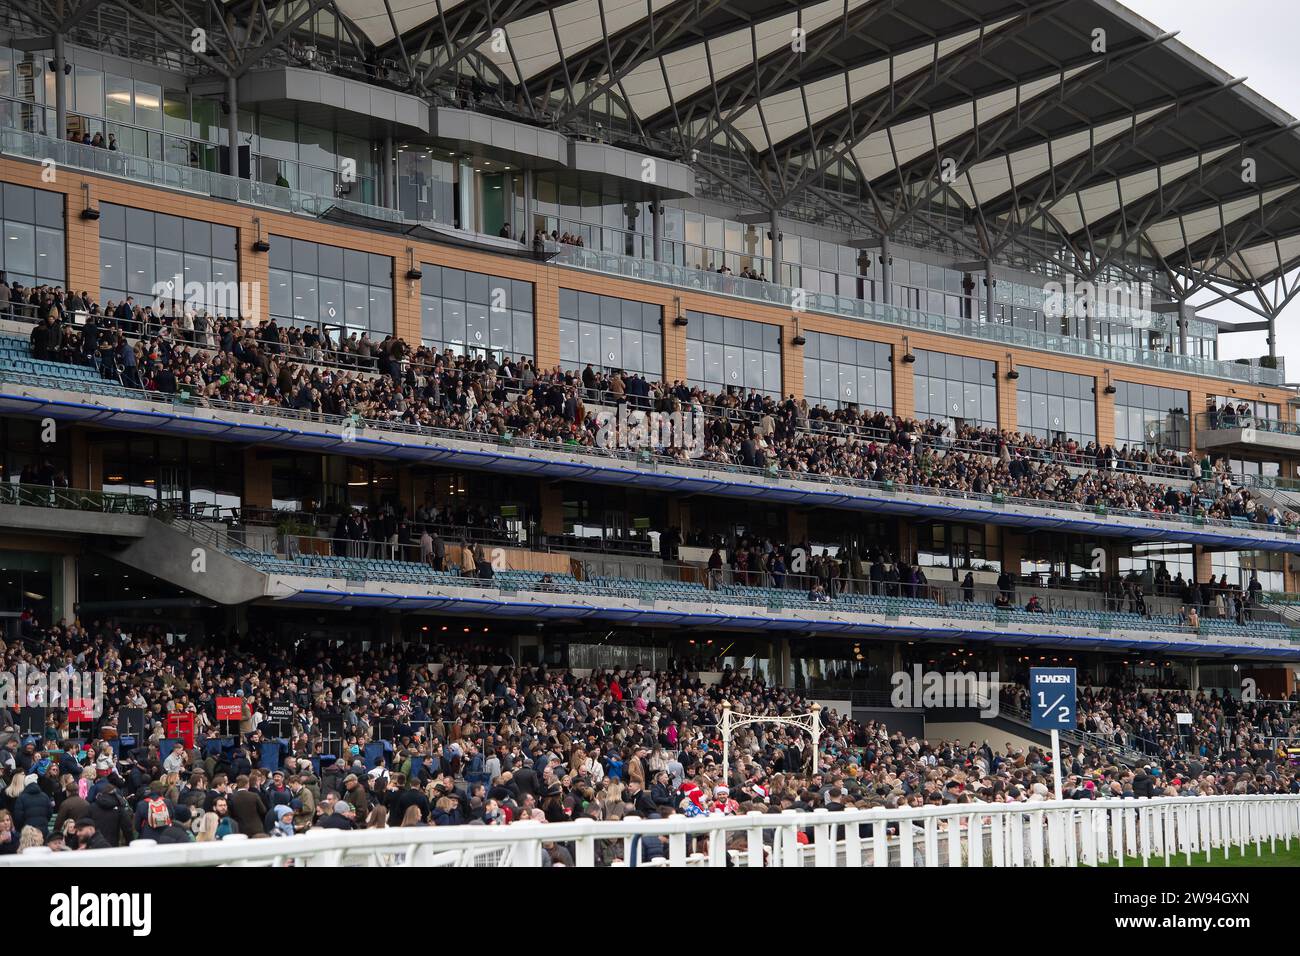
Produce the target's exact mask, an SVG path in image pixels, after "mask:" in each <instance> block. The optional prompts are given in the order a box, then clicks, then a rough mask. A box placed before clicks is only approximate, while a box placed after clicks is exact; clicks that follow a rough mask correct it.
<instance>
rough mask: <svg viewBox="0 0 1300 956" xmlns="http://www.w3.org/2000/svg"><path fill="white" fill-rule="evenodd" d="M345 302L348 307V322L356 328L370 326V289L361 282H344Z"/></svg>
mask: <svg viewBox="0 0 1300 956" xmlns="http://www.w3.org/2000/svg"><path fill="white" fill-rule="evenodd" d="M343 303H344V305H345V306H346V307H347V312H346V315H347V324H348V325H350V326H355V327H356V328H361V329H364V328H369V326H370V289H369V287H368V286H366V285H363V284H362V283H360V282H345V283H344V284H343Z"/></svg>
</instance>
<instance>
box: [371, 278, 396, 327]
mask: <svg viewBox="0 0 1300 956" xmlns="http://www.w3.org/2000/svg"><path fill="white" fill-rule="evenodd" d="M369 289H370V331H371V332H374V333H377V335H376V336H375V337H376V338H383V337H384V336H387V335H392V334H393V290H392V289H387V288H383V287H381V286H377V285H372V286H369Z"/></svg>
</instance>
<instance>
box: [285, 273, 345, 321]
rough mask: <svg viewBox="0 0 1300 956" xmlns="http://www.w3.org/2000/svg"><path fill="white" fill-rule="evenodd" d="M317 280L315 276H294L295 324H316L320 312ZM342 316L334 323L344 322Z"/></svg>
mask: <svg viewBox="0 0 1300 956" xmlns="http://www.w3.org/2000/svg"><path fill="white" fill-rule="evenodd" d="M316 285H317V278H316V276H314V275H304V274H303V273H300V272H295V273H294V274H293V318H294V321H295V322H315V321H316V316H317V315H318V314H319V312H320V308H319V305H318V298H317V289H316ZM343 318H344V317H343V315H342V314H340V315H339V316H338V317H337V318H336V319H335V320H334V321H335V323H336V324H341V323H342V322H343Z"/></svg>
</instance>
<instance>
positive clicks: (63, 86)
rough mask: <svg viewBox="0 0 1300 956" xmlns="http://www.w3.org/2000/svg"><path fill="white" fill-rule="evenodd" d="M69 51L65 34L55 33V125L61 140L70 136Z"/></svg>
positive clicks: (57, 135)
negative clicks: (65, 44)
mask: <svg viewBox="0 0 1300 956" xmlns="http://www.w3.org/2000/svg"><path fill="white" fill-rule="evenodd" d="M67 62H68V57H67V52H66V51H65V49H64V41H63V34H62V33H56V34H54V98H55V100H56V101H57V102H56V103H55V105H54V116H55V120H54V123H55V126H56V127H57V128H58V132H57V133H55V136H56V137H57V138H58V139H59V141H60V142H63V141H65V140H67V138H68V76H67V72H66V71H67Z"/></svg>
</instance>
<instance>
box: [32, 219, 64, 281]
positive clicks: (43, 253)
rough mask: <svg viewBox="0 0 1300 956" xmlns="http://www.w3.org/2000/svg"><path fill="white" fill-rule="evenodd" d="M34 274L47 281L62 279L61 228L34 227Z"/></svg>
mask: <svg viewBox="0 0 1300 956" xmlns="http://www.w3.org/2000/svg"><path fill="white" fill-rule="evenodd" d="M36 275H37V277H38V278H40V279H43V280H48V281H57V282H60V283H61V282H62V281H63V230H61V229H47V228H45V227H43V226H38V227H37V228H36Z"/></svg>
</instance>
